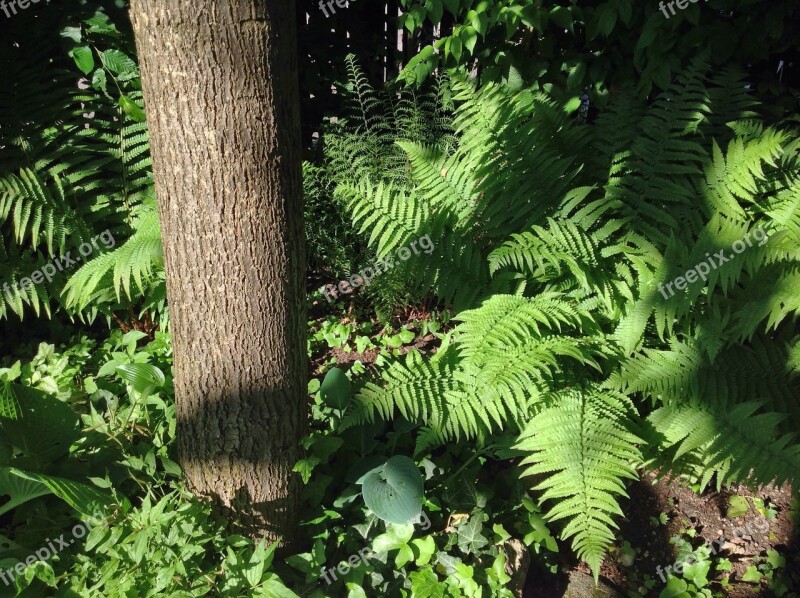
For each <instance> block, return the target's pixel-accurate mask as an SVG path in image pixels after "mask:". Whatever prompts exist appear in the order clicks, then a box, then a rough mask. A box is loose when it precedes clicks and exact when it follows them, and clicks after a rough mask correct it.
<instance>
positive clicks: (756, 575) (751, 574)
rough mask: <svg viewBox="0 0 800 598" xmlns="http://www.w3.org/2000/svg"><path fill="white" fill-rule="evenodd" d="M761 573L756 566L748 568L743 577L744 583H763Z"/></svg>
mask: <svg viewBox="0 0 800 598" xmlns="http://www.w3.org/2000/svg"><path fill="white" fill-rule="evenodd" d="M761 577H762V575H761V571H759V570H758V569H756V566H755V565H750V566H749V567H748V568H747V571H745V572H744V575H742V581H749V582H751V583H760V582H761Z"/></svg>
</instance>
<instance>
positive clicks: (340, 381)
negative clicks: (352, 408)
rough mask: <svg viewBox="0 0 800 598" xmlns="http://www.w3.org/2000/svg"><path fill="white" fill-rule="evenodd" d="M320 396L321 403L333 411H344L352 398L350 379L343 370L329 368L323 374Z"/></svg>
mask: <svg viewBox="0 0 800 598" xmlns="http://www.w3.org/2000/svg"><path fill="white" fill-rule="evenodd" d="M319 390H320V396H321V397H322V400H323V402H324V403H325V404H326V405H327V406H328V407H332V408H334V409H344V408H345V407H347V404H348V403H349V402H350V398H351V397H352V396H353V391H352V388H351V384H350V379H349V378H348V377H347V374H345V372H344V370H341V369H339V368H331V370H330V371H329V372H328V373H327V374H325V378H324V380H323V381H322V386H320V389H319Z"/></svg>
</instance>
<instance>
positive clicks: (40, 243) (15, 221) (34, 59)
mask: <svg viewBox="0 0 800 598" xmlns="http://www.w3.org/2000/svg"><path fill="white" fill-rule="evenodd" d="M72 18H73V19H78V18H80V17H77V16H74V17H72ZM83 18H84V20H83V21H82V22H79V24H78V26H66V27H63V28H62V29H61V38H62V49H61V51H62V52H66V53H67V54H68V55H69V56H70V57H71V58H72V59H73V60H72V62H73V64H72V65H71V67H70V65H69V64H68V63H67V62H66V61H64V60H52V61H49V60H46V59H45V58H44V57H43V55H42V53H46V52H47V51H48V50H50V48H49V47H48V46H47V45H45V44H42V46H43V47H41V48H36V47H35V46H34V45H33V44H34V43H35V42H36V41H37V40H36V38H35V37H34V38H33V39H25V38H23V39H22V41H21V42H20V43H19V44H18V45H17V47H11V46H10V45H6V44H3V48H2V53H3V54H2V55H0V62H2V63H3V65H4V66H3V68H4V69H10V73H9V74H8V75H9V76H8V79H7V81H8V82H9V86H8V87H7V88H6V89H4V93H3V95H2V96H1V97H0V114H1V115H2V116H0V148H2V150H0V152H2V154H0V157H2V164H3V166H2V169H0V257H2V261H0V264H2V265H1V266H0V283H7V284H8V286H7V287H4V290H3V293H2V299H0V317H8V315H9V313H8V312H9V310H11V311H12V312H14V313H15V314H16V315H17V316H19V317H20V318H22V317H23V316H24V313H25V309H26V306H29V307H30V308H32V309H33V311H34V313H35V314H37V315H39V314H40V313H41V312H42V311H44V312H45V313H46V314H48V315H49V314H50V313H51V304H52V303H53V302H59V303H62V301H61V297H60V295H61V291H62V288H63V286H64V278H65V276H69V275H70V274H71V272H69V268H67V269H66V270H67V271H66V272H64V274H63V275H62V274H61V273H60V270H61V267H59V269H58V272H59V274H57V275H56V276H55V277H52V278H51V279H50V278H49V279H48V280H46V281H42V280H39V281H37V280H35V279H34V284H33V285H30V284H29V285H25V284H22V285H20V283H21V281H23V280H24V279H25V278H27V277H30V276H31V273H33V272H34V271H35V270H38V269H40V268H41V267H42V266H44V265H45V264H48V263H50V262H51V260H54V259H58V258H59V257H60V256H62V255H66V254H67V253H68V252H71V253H72V254H73V257H75V254H77V253H78V247H79V246H81V245H82V244H83V243H90V242H91V240H92V239H93V238H96V236H97V235H98V234H99V233H100V232H101V231H104V230H106V231H109V232H110V233H111V234H112V235H113V237H114V238H117V239H123V238H125V237H127V236H129V235H130V233H131V221H130V217H131V210H134V209H135V208H137V206H139V205H140V204H141V203H142V201H143V198H144V196H145V194H146V192H147V190H148V189H149V188H150V186H151V185H152V173H151V162H150V157H149V149H148V139H147V129H146V125H145V124H144V122H143V118H142V114H141V106H140V104H141V101H142V99H141V98H142V96H141V84H140V78H139V71H138V67H137V66H136V64H135V62H134V61H133V60H132V59H131V58H130V53H132V47H131V44H130V40H129V38H128V37H127V36H126V35H125V34H123V33H122V32H120V31H119V30H118V29H117V27H116V26H115V25H114V24H113V23H112V22H111V21H110V20H109V18H108V17H107V16H106V15H105V14H104V13H102V12H97V13H96V14H95V15H94V16H91V17H89V18H86V17H83ZM73 22H74V21H73ZM75 68H77V70H78V71H79V73H78V72H76V70H75ZM78 75H80V76H84V75H85V79H82V82H81V83H80V84H79V85H77V86H76V85H75V80H76V76H78ZM102 251H103V249H102V248H99V247H96V248H95V250H94V254H93V257H94V258H97V259H104V258H105V259H107V258H106V257H105V255H99V256H98V255H97V254H98V253H102ZM26 286H27V287H28V288H25V287H26Z"/></svg>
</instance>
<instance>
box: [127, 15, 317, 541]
mask: <svg viewBox="0 0 800 598" xmlns="http://www.w3.org/2000/svg"><path fill="white" fill-rule="evenodd" d="M294 13H295V10H294V4H293V3H292V2H291V1H290V0H134V1H133V2H132V3H131V19H132V22H133V25H134V31H135V36H136V44H137V47H138V53H139V59H140V66H141V71H142V84H143V87H144V97H145V108H146V111H147V117H148V122H149V126H150V136H151V148H152V154H153V165H154V166H153V167H154V172H155V179H156V191H157V194H158V199H159V212H160V215H161V228H162V232H163V238H164V258H165V266H166V273H167V292H168V297H169V305H170V312H171V317H172V323H171V327H172V338H173V346H174V355H175V364H174V374H175V397H176V402H177V412H178V413H177V416H178V430H177V434H178V448H179V452H180V460H181V465H182V466H183V468H184V471H185V472H186V476H187V478H188V480H189V483H190V485H191V487H192V488H193V489H194V490H195V491H196V492H198V493H201V494H207V495H211V496H213V497H214V498H215V499H216V500H217V501H218V502H219V503H220V504H221V505H222V506H223V507H225V508H226V509H229V510H230V514H231V517H232V519H233V520H234V521H235V522H236V523H238V524H239V525H240V526H241V527H242V528H243V529H244V530H246V531H249V532H250V533H251V534H258V535H260V534H262V533H263V534H266V536H267V538H268V539H270V540H273V539H276V538H277V537H278V536H282V537H283V538H284V544H287V543H290V542H291V541H292V539H293V530H294V523H295V520H296V512H297V506H298V499H299V482H298V480H297V478H296V476H295V474H292V472H291V470H292V466H293V465H294V463H295V462H296V460H297V459H298V458H299V457H300V454H299V447H298V442H299V440H300V438H301V436H302V434H303V433H304V425H305V419H306V398H307V397H306V369H307V360H306V347H305V286H304V268H305V253H304V233H303V222H302V220H303V209H302V182H301V176H302V175H301V163H300V119H299V92H298V83H297V55H296V31H295V23H294Z"/></svg>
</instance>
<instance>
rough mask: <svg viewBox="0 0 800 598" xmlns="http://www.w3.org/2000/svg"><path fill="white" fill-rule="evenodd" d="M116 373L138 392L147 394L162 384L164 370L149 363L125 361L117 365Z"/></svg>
mask: <svg viewBox="0 0 800 598" xmlns="http://www.w3.org/2000/svg"><path fill="white" fill-rule="evenodd" d="M117 373H118V374H119V375H120V378H122V379H123V380H125V382H127V383H128V384H130V385H131V386H132V387H133V390H135V391H136V392H138V393H141V394H149V393H150V392H152V391H153V390H154V389H156V388H161V387H162V386H164V382H165V380H166V379H165V377H164V372H162V371H161V370H160V369H158V368H157V367H156V366H154V365H150V364H149V363H126V364H123V365H118V366H117Z"/></svg>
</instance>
